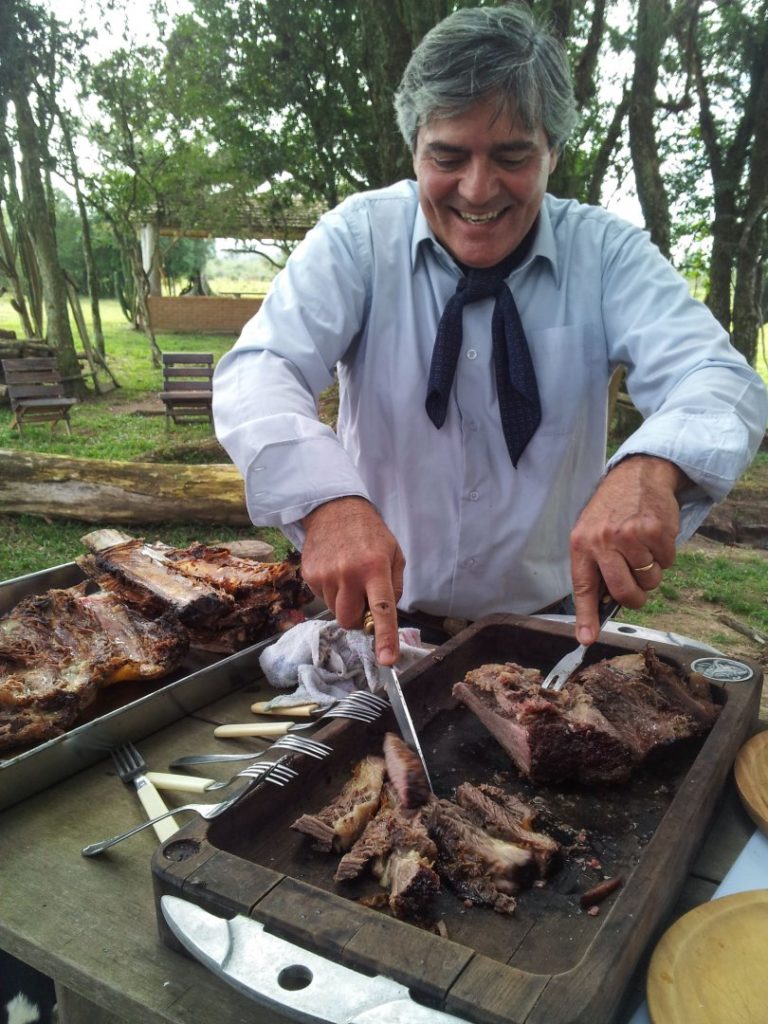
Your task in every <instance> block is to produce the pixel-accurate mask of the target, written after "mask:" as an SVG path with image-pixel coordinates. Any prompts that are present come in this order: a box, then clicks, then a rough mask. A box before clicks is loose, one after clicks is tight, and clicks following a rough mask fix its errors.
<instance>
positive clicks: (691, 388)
mask: <svg viewBox="0 0 768 1024" xmlns="http://www.w3.org/2000/svg"><path fill="white" fill-rule="evenodd" d="M396 108H397V114H398V123H399V126H400V129H401V131H402V133H403V136H404V138H405V140H406V142H407V143H408V145H409V146H410V147H411V149H412V151H413V164H414V170H415V174H416V182H415V183H414V182H410V181H408V182H400V183H398V184H396V185H393V186H391V187H390V188H386V189H382V190H377V191H373V192H370V193H365V194H363V195H358V196H353V197H351V198H350V199H348V200H346V201H345V202H344V203H342V204H341V205H340V206H339V207H338V208H337V209H335V210H333V211H331V212H330V213H328V214H327V215H325V216H324V217H323V218H322V219H321V220H320V222H319V224H318V225H317V226H316V227H315V228H314V229H313V230H312V231H311V232H310V233H309V235H308V236H307V237H306V239H305V240H304V241H303V242H302V243H301V245H300V246H299V247H298V248H297V249H296V251H295V253H294V254H293V255H292V257H291V259H290V260H289V261H288V264H287V266H286V268H285V270H284V271H282V273H281V274H279V275H278V277H277V278H276V280H275V282H274V284H273V286H272V289H271V291H270V294H269V296H268V298H267V299H266V301H265V303H264V305H263V307H262V309H261V310H260V311H259V313H258V314H257V316H256V317H255V318H254V319H253V320H252V321H250V323H248V324H247V325H246V327H245V329H244V331H243V334H242V337H241V338H240V340H239V341H238V343H237V345H236V346H235V347H234V348H233V350H232V351H231V352H229V353H228V354H227V355H226V356H225V357H224V358H223V359H222V360H221V361H220V364H219V366H218V369H217V372H216V377H215V381H214V415H215V420H216V427H217V432H218V435H219V438H220V440H221V442H222V444H223V445H224V447H225V448H226V449H227V450H228V452H229V453H230V455H231V456H232V458H233V461H234V462H235V464H236V465H237V466H238V467H239V468H240V470H241V472H242V474H243V477H244V479H245V483H246V495H247V501H248V507H249V510H250V514H251V517H252V519H253V521H254V522H255V523H259V524H265V525H277V526H280V527H281V528H282V529H283V531H284V532H285V533H286V535H287V536H288V537H289V538H290V539H291V540H292V541H293V542H294V543H296V544H297V545H298V546H299V547H301V548H302V567H303V572H304V575H305V578H306V580H307V582H308V583H309V585H310V586H311V587H312V589H313V591H314V592H315V593H316V594H317V595H318V596H320V597H322V598H323V599H324V600H325V602H326V604H327V605H328V607H329V608H330V610H331V611H332V612H333V614H334V616H335V617H336V619H337V620H338V622H339V623H340V625H341V626H343V627H345V628H354V627H357V626H359V625H360V622H361V618H362V616H363V612H364V608H365V605H366V603H367V604H368V605H369V606H370V608H371V610H372V612H373V616H374V622H375V629H376V641H377V645H376V651H377V657H378V660H379V662H380V663H382V664H385V665H389V664H393V663H394V662H395V660H396V658H397V654H398V638H397V618H396V604H397V603H398V602H399V604H400V608H401V609H402V610H403V611H405V612H408V611H410V612H416V611H420V612H422V613H427V614H431V615H437V616H441V617H443V616H444V617H461V618H467V619H474V618H477V617H479V616H480V615H484V614H490V613H492V612H504V611H507V612H520V613H532V612H536V611H538V610H541V609H543V608H545V607H548V606H551V605H553V604H554V603H556V602H558V601H559V600H561V599H562V598H563V597H564V596H566V595H568V594H569V592H570V591H571V590H572V591H573V594H574V598H575V606H576V632H577V636H578V639H579V640H580V641H581V642H583V643H590V642H592V641H594V640H595V639H596V637H597V634H598V621H597V600H598V594H599V590H600V587H601V585H602V584H601V580H604V581H605V584H606V586H607V588H608V590H609V591H610V593H611V594H612V595H613V596H614V597H615V598H616V599H617V600H618V601H619V602H621V604H623V605H625V606H627V607H631V608H638V607H641V606H642V604H643V603H644V602H645V600H646V595H647V593H648V591H649V590H652V589H653V588H654V587H657V586H658V584H659V582H660V581H661V578H662V572H663V570H664V569H666V568H668V567H669V566H671V565H672V563H673V561H674V557H675V543H676V538H678V536H679V535H680V536H688V535H690V534H691V533H692V532H693V531H694V530H695V528H696V526H698V524H699V523H700V522H701V521H702V519H703V518H704V516H705V515H706V512H707V510H708V508H709V507H710V505H711V504H712V502H713V501H719V500H722V498H724V497H725V495H726V494H727V492H728V490H729V489H730V487H731V486H732V485H733V483H734V482H735V480H736V479H737V478H738V476H739V475H740V474H741V473H742V472H743V471H744V469H745V468H746V466H747V465H748V464H749V462H750V461H751V459H752V458H753V457H754V454H755V451H756V449H757V446H758V444H759V442H760V439H761V437H762V436H763V432H764V429H765V422H766V416H767V415H768V411H767V410H768V403H767V402H766V393H765V388H764V386H763V385H762V383H761V381H760V380H759V378H758V377H757V375H756V374H755V373H754V372H753V371H752V370H751V369H750V368H749V366H748V365H747V364H746V362H745V360H744V359H743V358H742V357H741V356H740V355H739V354H738V353H737V352H736V351H735V350H733V348H732V347H731V346H730V344H729V341H728V338H727V335H726V333H725V332H724V331H723V330H722V329H721V328H720V326H719V325H718V324H717V323H716V321H715V320H714V319H713V318H712V316H711V315H710V314H709V312H708V311H707V310H706V309H705V307H704V306H702V305H701V304H699V303H697V302H695V301H694V300H692V299H691V298H690V296H689V293H688V289H687V287H686V284H685V282H684V281H683V280H682V279H681V278H680V277H679V275H677V274H676V273H675V271H674V270H673V269H672V268H671V267H670V266H669V264H668V263H667V261H666V260H664V259H663V258H662V257H661V255H660V254H659V253H658V251H657V250H656V249H655V247H654V246H652V245H651V244H650V242H649V241H648V238H647V236H646V235H645V233H644V232H641V231H639V230H638V229H636V228H634V227H632V226H631V225H629V224H626V223H625V222H623V221H621V220H618V219H617V218H615V217H612V216H610V215H608V214H607V213H605V212H604V211H602V210H600V209H598V208H595V207H588V206H583V205H580V204H578V203H576V202H574V201H567V200H558V199H555V198H553V197H552V196H549V195H547V194H546V186H547V180H548V177H549V175H550V174H551V173H552V171H553V170H554V168H555V166H556V164H557V160H558V156H559V154H560V151H561V148H562V146H563V145H564V143H565V141H566V139H567V137H568V135H569V133H570V131H571V130H572V128H573V125H574V122H575V116H576V115H575V107H574V101H573V93H572V88H571V83H570V77H569V73H568V69H567V63H566V60H565V58H564V55H563V52H562V49H561V47H560V46H559V44H558V43H557V42H556V41H555V40H554V39H553V38H552V37H551V36H550V35H549V34H548V33H547V32H545V31H544V30H542V29H541V28H540V27H539V26H538V25H537V24H536V23H535V21H534V20H533V18H532V15H531V14H530V12H529V11H528V9H527V8H526V7H523V6H518V5H509V6H505V7H493V8H477V9H465V10H461V11H458V12H457V13H455V14H453V15H451V16H450V17H448V18H447V19H446V20H445V21H443V22H441V23H440V24H439V25H437V26H436V27H435V28H434V29H433V30H432V31H431V32H430V33H428V34H427V36H426V37H425V38H424V40H422V42H421V44H420V45H419V46H418V48H417V49H416V51H415V52H414V54H413V57H412V58H411V61H410V63H409V65H408V67H407V69H406V71H405V74H404V76H403V80H402V82H401V85H400V88H399V90H398V93H397V96H396ZM618 366H624V367H625V368H626V372H627V384H628V388H629V392H630V394H631V396H632V398H633V401H634V403H635V405H636V406H637V407H638V409H639V410H640V411H641V412H642V413H643V415H644V417H645V420H644V423H643V424H642V425H641V427H640V428H639V429H638V430H637V431H636V432H635V433H634V434H633V435H632V436H631V437H630V438H629V439H628V440H627V441H626V442H625V443H624V444H623V445H622V446H621V448H620V449H619V451H618V452H617V453H616V454H615V455H614V457H613V458H612V459H611V461H610V462H609V463H608V466H607V467H606V466H605V435H606V411H607V394H608V382H609V379H610V377H611V374H612V373H613V371H614V370H615V369H616V368H617V367H618ZM334 368H336V369H337V372H338V379H339V385H340V408H339V419H338V427H337V430H338V435H337V434H335V433H334V432H333V431H332V430H331V429H329V428H327V427H325V426H323V425H322V424H321V423H320V422H319V421H318V418H317V412H316V402H317V398H318V395H319V394H320V392H321V391H322V390H323V389H325V388H326V387H327V386H328V385H329V384H330V383H331V382H332V380H333V374H334Z"/></svg>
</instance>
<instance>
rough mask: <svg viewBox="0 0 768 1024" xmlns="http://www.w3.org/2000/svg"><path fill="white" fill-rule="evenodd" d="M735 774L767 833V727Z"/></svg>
mask: <svg viewBox="0 0 768 1024" xmlns="http://www.w3.org/2000/svg"><path fill="white" fill-rule="evenodd" d="M733 774H734V776H735V777H736V786H737V788H738V790H739V795H740V796H741V799H742V802H743V804H744V806H745V807H746V809H747V813H748V814H749V816H750V817H751V818H752V820H753V821H754V823H755V824H756V825H757V827H758V828H759V829H760V830H761V831H762V832H764V833H765V834H766V835H768V731H766V732H759V733H757V734H756V735H755V736H753V737H752V739H751V740H747V742H746V743H745V744H744V746H743V747H742V748H741V750H740V751H739V752H738V754H737V755H736V761H735V762H734V765H733ZM766 1020H768V1010H767V1011H766Z"/></svg>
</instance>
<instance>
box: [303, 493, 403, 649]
mask: <svg viewBox="0 0 768 1024" xmlns="http://www.w3.org/2000/svg"><path fill="white" fill-rule="evenodd" d="M303 525H304V528H305V529H306V538H305V541H304V547H303V550H302V555H301V571H302V576H303V577H304V580H305V582H306V583H307V586H309V588H310V589H311V590H312V592H313V593H314V594H315V595H316V596H317V597H319V598H321V599H322V600H323V601H324V602H325V603H326V605H327V606H328V608H329V610H330V611H331V613H332V614H333V616H334V618H335V619H336V621H337V622H338V623H339V625H340V626H341V627H342V628H343V629H359V628H360V627H361V623H362V619H363V615H364V614H365V610H366V606H367V607H368V608H370V610H371V613H372V614H373V622H374V630H375V636H376V657H377V660H378V661H379V662H380V663H381V664H382V665H394V664H395V662H396V661H397V659H398V657H399V655H400V643H399V634H398V627H397V602H398V601H399V599H400V596H401V594H402V592H403V571H404V569H405V558H404V557H403V553H402V551H401V550H400V545H399V544H398V543H397V541H396V540H395V538H394V536H393V535H392V534H391V533H390V531H389V529H388V528H387V526H386V524H385V523H384V520H383V519H382V518H381V516H380V515H379V514H378V512H377V511H376V509H375V508H374V507H373V505H371V503H370V502H369V501H366V499H365V498H357V497H348V498H336V499H334V500H333V501H328V502H326V503H325V504H324V505H319V506H318V507H317V508H316V509H314V510H313V511H312V512H310V513H309V515H308V516H306V517H305V519H304V520H303Z"/></svg>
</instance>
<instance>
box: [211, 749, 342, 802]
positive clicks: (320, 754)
mask: <svg viewBox="0 0 768 1024" xmlns="http://www.w3.org/2000/svg"><path fill="white" fill-rule="evenodd" d="M284 740H292V741H293V742H292V743H282V741H278V742H280V743H281V745H283V746H285V747H288V749H290V750H293V751H294V752H296V753H302V754H306V755H307V757H314V758H316V759H317V760H318V761H322V759H323V758H324V757H328V755H329V754H331V753H332V752H333V747H329V746H328V744H327V743H317V742H316V741H315V740H308V739H305V738H304V737H303V736H285V737H284ZM276 746H278V744H277V743H275V744H273V745H272V747H271V748H270V750H274V748H275V747H276ZM271 763H272V762H270V761H259V763H258V764H252V765H249V766H248V767H247V768H241V769H240V771H239V772H235V774H234V775H233V776H232V777H231V778H229V779H227V780H226V782H211V783H210V785H208V786H206V787H205V791H206V793H211V792H213V791H214V790H216V789H226V788H227V786H231V785H232V783H233V782H236V781H237V780H238V779H242V778H243V777H246V778H247V777H248V776H251V775H254V776H258V774H259V773H260V772H261V771H264V767H265V765H269V764H271ZM283 771H285V772H291V773H292V774H293V775H296V774H298V773H297V772H296V771H295V770H294V769H293V768H288V767H284V768H280V769H278V772H283ZM276 774H277V772H276Z"/></svg>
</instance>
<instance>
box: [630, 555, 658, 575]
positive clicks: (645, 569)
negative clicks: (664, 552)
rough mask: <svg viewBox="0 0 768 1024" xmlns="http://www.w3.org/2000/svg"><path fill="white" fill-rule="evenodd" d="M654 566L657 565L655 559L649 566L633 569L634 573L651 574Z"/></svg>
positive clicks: (639, 566)
mask: <svg viewBox="0 0 768 1024" xmlns="http://www.w3.org/2000/svg"><path fill="white" fill-rule="evenodd" d="M654 565H656V559H655V558H654V559H653V560H652V561H651V562H649V563H648V565H638V567H637V568H636V569H633V570H632V572H650V571H651V569H652V568H653V567H654Z"/></svg>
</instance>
